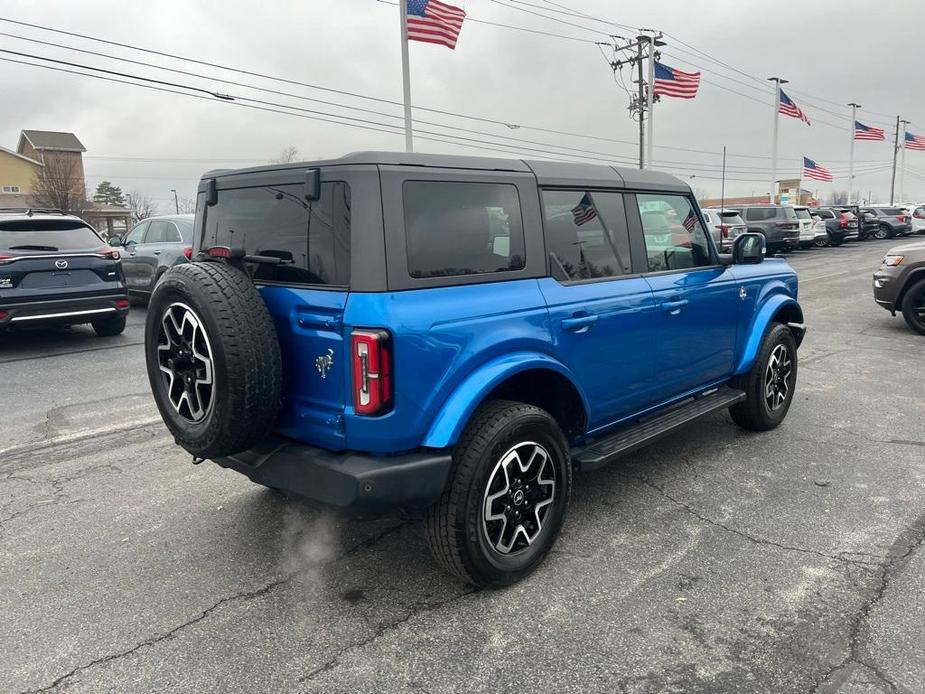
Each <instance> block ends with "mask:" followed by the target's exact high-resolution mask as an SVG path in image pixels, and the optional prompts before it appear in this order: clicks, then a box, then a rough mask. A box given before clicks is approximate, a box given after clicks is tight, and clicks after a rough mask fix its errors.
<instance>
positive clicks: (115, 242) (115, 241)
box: [109, 236, 122, 247]
mask: <svg viewBox="0 0 925 694" xmlns="http://www.w3.org/2000/svg"><path fill="white" fill-rule="evenodd" d="M109 245H110V246H113V247H119V246H121V245H122V237H121V236H113V237H112V238H111V239H109Z"/></svg>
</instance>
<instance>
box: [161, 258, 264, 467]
mask: <svg viewBox="0 0 925 694" xmlns="http://www.w3.org/2000/svg"><path fill="white" fill-rule="evenodd" d="M183 277H185V278H186V279H187V280H188V281H189V282H191V283H193V284H195V285H197V286H198V287H199V289H200V290H201V291H202V292H203V293H204V294H206V296H207V297H208V302H209V305H208V308H207V310H208V311H209V314H210V316H211V318H212V320H213V321H214V322H215V324H216V325H217V327H218V333H217V334H216V335H212V334H209V339H210V340H211V341H213V342H221V345H222V349H223V351H224V353H225V366H226V368H225V369H223V370H222V373H220V374H218V377H219V378H223V379H225V380H226V389H227V398H226V401H225V403H223V409H224V411H225V416H223V417H221V418H219V421H217V422H216V423H210V425H209V428H210V429H211V430H212V431H210V436H209V440H207V441H205V442H198V441H194V440H191V439H189V438H188V437H187V436H186V435H185V432H183V430H181V429H177V428H175V427H172V426H171V422H170V420H169V419H168V418H167V417H164V420H165V422H166V423H167V426H168V428H169V429H170V430H171V433H172V434H173V435H174V437H175V439H176V440H177V443H178V444H180V445H181V446H183V447H184V448H185V449H186V450H187V451H189V452H191V453H193V455H196V456H198V457H202V458H215V457H222V456H227V455H232V454H234V453H238V452H240V451H243V450H247V449H248V448H251V447H252V446H254V445H255V444H256V443H257V442H258V441H260V440H261V439H262V438H264V437H265V436H267V434H269V433H270V431H271V429H272V427H273V424H274V422H275V421H276V417H277V414H278V412H279V406H280V392H281V388H282V359H281V356H280V348H279V340H278V337H277V334H276V327H275V326H274V324H273V320H272V318H271V317H270V313H269V311H268V310H267V307H266V305H265V304H264V302H263V299H262V298H261V296H260V293H259V292H258V291H257V288H256V287H255V286H254V283H253V281H252V280H251V278H250V277H248V276H247V275H246V274H245V273H244V272H243V271H241V270H238V269H237V268H234V267H231V266H229V265H226V264H224V263H218V262H196V263H186V264H183V265H177V266H175V267H173V268H171V269H170V270H169V271H168V272H167V274H166V275H165V276H164V279H163V280H162V281H161V282H160V284H158V286H157V287H156V288H155V292H154V293H153V294H152V297H153V296H154V295H155V294H157V293H158V292H161V291H170V290H175V289H176V285H175V283H174V282H173V280H175V279H179V278H183ZM158 320H159V317H158ZM156 322H157V321H156V320H155V321H154V323H155V324H156ZM150 323H151V321H149V326H150ZM145 339H146V342H147V341H148V340H151V339H155V340H156V339H157V338H156V335H155V336H151V335H147V334H146V336H145ZM214 351H215V346H214V345H213V353H214ZM213 356H214V354H213ZM166 406H167V407H171V406H170V405H169V403H168V404H166ZM158 407H159V408H161V411H162V414H163V406H162V404H161V403H160V402H158Z"/></svg>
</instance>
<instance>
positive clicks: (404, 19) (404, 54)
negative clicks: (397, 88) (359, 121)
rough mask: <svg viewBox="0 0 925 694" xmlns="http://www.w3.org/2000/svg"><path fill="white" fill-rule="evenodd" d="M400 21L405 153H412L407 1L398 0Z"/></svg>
mask: <svg viewBox="0 0 925 694" xmlns="http://www.w3.org/2000/svg"><path fill="white" fill-rule="evenodd" d="M398 5H399V8H400V10H399V13H398V16H399V18H400V19H401V77H402V87H403V90H404V104H405V151H406V152H413V151H414V138H413V136H412V125H411V71H410V69H409V67H408V0H399V3H398Z"/></svg>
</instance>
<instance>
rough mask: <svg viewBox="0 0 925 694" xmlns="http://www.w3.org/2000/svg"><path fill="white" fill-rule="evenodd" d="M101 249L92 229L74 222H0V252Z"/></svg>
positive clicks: (52, 220)
mask: <svg viewBox="0 0 925 694" xmlns="http://www.w3.org/2000/svg"><path fill="white" fill-rule="evenodd" d="M101 245H103V242H102V240H101V239H100V237H99V236H97V235H96V232H95V231H93V229H91V228H90V227H88V226H87V225H86V224H83V223H81V222H77V221H74V220H68V219H60V220H59V219H51V220H46V219H35V220H15V221H8V222H4V221H0V250H4V251H30V250H34V251H42V250H47V251H86V250H95V249H97V248H99V247H100V246H101ZM23 247H24V248H23Z"/></svg>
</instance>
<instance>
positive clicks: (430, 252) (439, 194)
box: [402, 181, 525, 279]
mask: <svg viewBox="0 0 925 694" xmlns="http://www.w3.org/2000/svg"><path fill="white" fill-rule="evenodd" d="M402 197H403V203H404V214H405V243H406V248H407V256H408V273H409V274H410V275H411V277H414V278H417V279H420V278H425V277H451V276H458V275H474V274H488V273H495V272H506V271H510V270H522V269H523V268H524V260H525V259H524V229H523V221H522V219H521V212H520V198H519V196H518V195H517V188H516V187H515V186H513V185H511V184H507V183H466V182H449V181H405V183H404V184H403V186H402Z"/></svg>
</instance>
